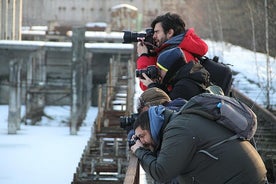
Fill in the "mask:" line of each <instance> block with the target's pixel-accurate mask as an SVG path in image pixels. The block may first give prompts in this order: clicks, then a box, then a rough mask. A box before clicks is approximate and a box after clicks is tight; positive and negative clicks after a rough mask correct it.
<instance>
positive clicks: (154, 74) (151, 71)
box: [135, 65, 160, 79]
mask: <svg viewBox="0 0 276 184" xmlns="http://www.w3.org/2000/svg"><path fill="white" fill-rule="evenodd" d="M142 73H145V74H146V75H147V76H148V77H149V78H150V79H158V77H159V76H160V71H159V69H158V68H157V66H155V65H150V66H148V67H147V68H146V69H136V70H135V75H136V77H140V78H141V79H144V77H143V75H142Z"/></svg>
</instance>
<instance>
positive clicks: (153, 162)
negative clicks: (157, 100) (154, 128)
mask: <svg viewBox="0 0 276 184" xmlns="http://www.w3.org/2000/svg"><path fill="white" fill-rule="evenodd" d="M180 121H181V123H182V124H183V123H185V122H182V121H185V120H184V119H180ZM181 123H179V122H178V123H176V122H174V123H173V122H170V123H169V124H168V125H167V127H166V128H165V131H164V134H163V142H162V145H161V150H160V153H159V154H158V156H157V157H156V156H154V154H153V153H152V152H150V151H149V150H146V149H144V148H141V147H140V148H138V149H137V150H136V151H135V155H136V156H137V157H138V159H139V160H140V163H141V165H142V167H143V168H144V170H145V171H146V172H147V173H149V174H150V175H151V177H152V178H153V179H154V180H156V181H159V182H166V181H169V180H171V179H173V178H175V177H177V176H178V175H179V174H180V173H181V172H183V171H184V170H185V168H186V167H187V166H188V164H189V163H190V161H191V160H192V158H193V156H194V153H195V152H196V143H195V142H196V141H197V139H196V138H195V136H194V135H193V133H192V132H191V131H190V130H189V129H187V128H185V127H183V125H179V124H181Z"/></svg>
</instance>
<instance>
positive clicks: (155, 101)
mask: <svg viewBox="0 0 276 184" xmlns="http://www.w3.org/2000/svg"><path fill="white" fill-rule="evenodd" d="M170 101H171V99H170V97H169V96H168V95H167V93H165V92H164V91H163V90H162V89H159V88H157V87H152V88H148V89H147V90H145V91H144V92H143V93H142V94H141V96H140V97H139V103H138V104H139V105H138V109H139V108H141V107H145V106H155V105H161V104H164V103H165V102H170Z"/></svg>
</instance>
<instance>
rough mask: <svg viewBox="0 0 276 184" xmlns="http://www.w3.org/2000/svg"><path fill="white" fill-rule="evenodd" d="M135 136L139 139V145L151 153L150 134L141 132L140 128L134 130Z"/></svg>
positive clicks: (152, 146)
mask: <svg viewBox="0 0 276 184" xmlns="http://www.w3.org/2000/svg"><path fill="white" fill-rule="evenodd" d="M135 135H136V136H137V137H139V139H140V141H141V143H142V144H143V145H144V147H145V148H147V149H150V150H151V151H153V149H154V142H153V140H152V138H151V135H150V132H149V131H148V130H142V129H141V127H140V126H138V127H137V128H136V129H135Z"/></svg>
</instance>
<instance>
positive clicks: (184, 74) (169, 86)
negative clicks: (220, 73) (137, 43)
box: [140, 47, 210, 100]
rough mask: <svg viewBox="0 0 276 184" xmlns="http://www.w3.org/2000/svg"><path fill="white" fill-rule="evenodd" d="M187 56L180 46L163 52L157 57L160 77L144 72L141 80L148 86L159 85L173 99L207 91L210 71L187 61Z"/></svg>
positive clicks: (187, 97) (187, 98) (188, 97)
mask: <svg viewBox="0 0 276 184" xmlns="http://www.w3.org/2000/svg"><path fill="white" fill-rule="evenodd" d="M184 61H185V56H184V53H183V51H182V49H180V48H179V47H175V48H171V49H168V50H166V51H164V52H162V53H161V54H160V55H159V56H158V58H157V67H158V68H159V72H158V75H159V77H153V78H152V77H151V76H152V75H151V76H149V75H147V73H143V74H142V75H143V77H140V81H141V83H142V84H143V85H144V86H147V87H148V88H151V87H158V88H161V89H162V90H164V91H166V93H167V94H168V95H169V97H170V98H171V99H172V100H173V99H176V98H183V99H186V100H189V99H190V98H191V97H193V96H195V95H198V94H200V93H204V92H206V88H207V87H208V86H209V85H210V82H209V77H210V75H209V72H208V71H207V70H206V69H205V68H204V67H203V66H202V65H201V64H199V63H197V62H194V61H191V62H189V63H185V62H184Z"/></svg>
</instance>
